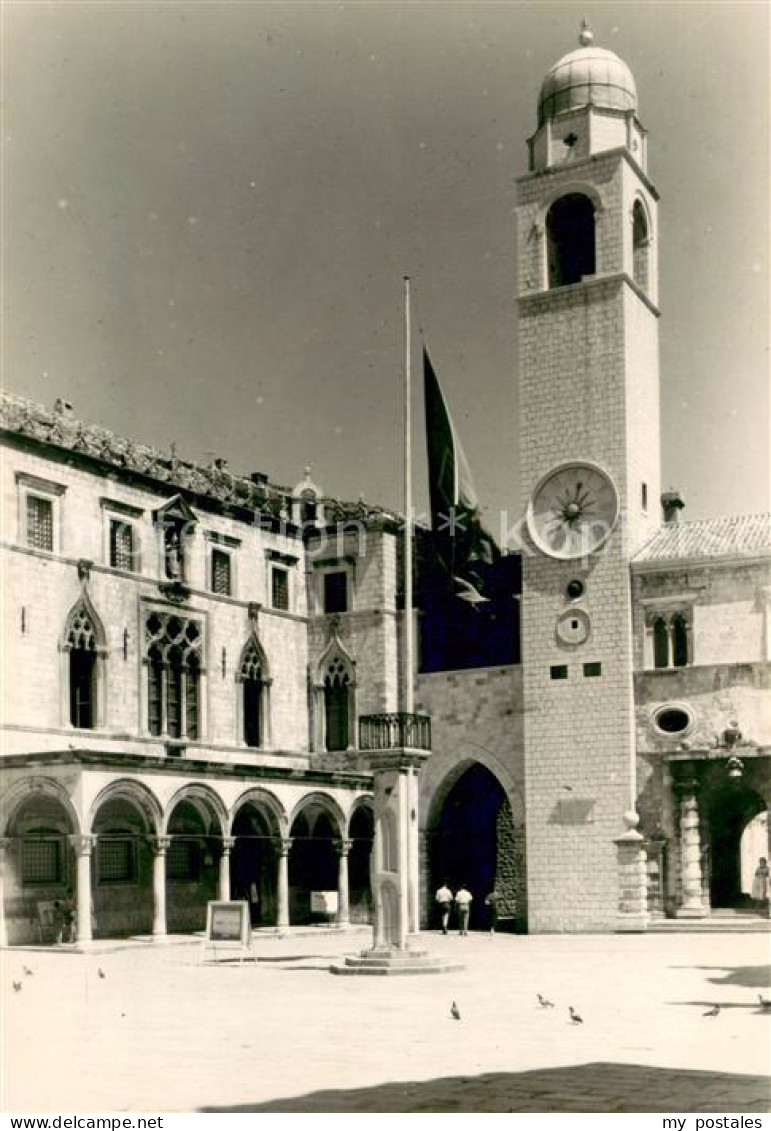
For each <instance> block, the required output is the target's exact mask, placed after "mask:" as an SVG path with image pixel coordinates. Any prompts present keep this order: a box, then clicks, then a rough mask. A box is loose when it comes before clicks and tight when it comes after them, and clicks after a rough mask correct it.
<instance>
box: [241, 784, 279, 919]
mask: <svg viewBox="0 0 771 1131" xmlns="http://www.w3.org/2000/svg"><path fill="white" fill-rule="evenodd" d="M232 833H233V836H234V837H235V844H234V845H233V851H232V853H231V857H230V894H231V898H232V899H245V900H246V901H247V903H248V904H249V908H250V915H251V921H252V926H253V927H273V926H275V925H276V924H277V922H278V890H277V882H278V844H279V837H280V830H279V826H278V821H277V820H276V817H275V816H274V814H273V813H271V812H269V811H268V809H267V808H266V807H263V806H261V805H258V804H257V803H256V802H253V801H247V802H245V803H244V804H243V805H242V806H241V808H240V809H239V810H238V812H237V813H236V816H235V818H234V820H233V829H232Z"/></svg>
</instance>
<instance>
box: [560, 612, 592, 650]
mask: <svg viewBox="0 0 771 1131" xmlns="http://www.w3.org/2000/svg"><path fill="white" fill-rule="evenodd" d="M590 630H591V621H590V620H589V616H588V614H587V613H585V612H584V610H583V609H570V610H569V611H568V612H566V613H563V614H562V616H560V617H559V618H558V619H557V629H556V631H557V639H558V640H560V641H561V642H562V643H563V644H584V643H585V642H586V641H587V640H588V639H589V632H590Z"/></svg>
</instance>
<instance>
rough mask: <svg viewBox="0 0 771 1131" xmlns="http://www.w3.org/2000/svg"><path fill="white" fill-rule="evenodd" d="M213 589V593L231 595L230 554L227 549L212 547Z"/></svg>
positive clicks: (224, 595)
mask: <svg viewBox="0 0 771 1131" xmlns="http://www.w3.org/2000/svg"><path fill="white" fill-rule="evenodd" d="M211 589H212V593H219V594H221V595H222V596H223V597H229V596H230V592H231V574H230V554H229V553H228V552H227V550H219V549H212V552H211Z"/></svg>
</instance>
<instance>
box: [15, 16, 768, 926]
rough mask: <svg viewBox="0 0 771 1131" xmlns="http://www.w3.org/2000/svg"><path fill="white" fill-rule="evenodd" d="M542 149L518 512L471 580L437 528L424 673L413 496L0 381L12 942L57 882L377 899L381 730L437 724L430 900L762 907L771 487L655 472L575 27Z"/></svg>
mask: <svg viewBox="0 0 771 1131" xmlns="http://www.w3.org/2000/svg"><path fill="white" fill-rule="evenodd" d="M529 152H530V167H529V170H528V172H527V173H526V174H525V175H524V176H523V177H521V178H520V179H519V181H518V186H517V214H518V237H517V238H518V242H517V265H518V274H517V280H518V281H517V300H518V306H519V381H520V406H521V411H522V425H521V450H522V484H523V491H524V495H525V497H524V499H523V507H522V510H523V514H524V516H525V518H524V520H523V524H522V531H523V537H522V542H521V546H520V548H519V551H518V553H517V554H516V555H509V556H508V557H507V558H504V559H503V561H502V562H501V563H499V568H497V571H496V572H495V573H494V574H492V573H491V575H490V577H489V578H488V579H487V580H488V581H489V583H490V588H489V589H488V591H487V592H488V598H489V599H488V601H487V602H486V604H484V605H482V606H479V607H474V608H469V606H468V605H467V604H465V603H464V602H463V600H461V598H460V597H459V596H458V594H457V592H453V591H452V587H450V588H449V589H448V590H447V591H446V592H439V589H441V584H442V583H441V582H440V581H437V578H436V577H435V576H434V574H432V572H431V568H430V567H429V566H428V565H427V564H426V563H427V562H428V561H429V560H430V536H429V535H428V534H427V533H426V532H419V537H418V549H419V551H420V553H419V555H418V570H417V573H418V576H417V577H416V592H417V593H418V595H419V600H418V606H419V607H418V611H417V613H416V614H415V615H416V620H417V626H418V635H419V637H420V639H421V642H422V647H421V650H420V659H419V662H418V665H417V671H416V672H414V673H409V676H408V673H405V672H404V670H403V665H402V663H401V655H402V640H401V635H402V628H403V620H404V612H403V606H402V602H403V597H402V590H403V563H402V541H401V527H400V522H399V519H398V516H396V515H394V514H391V513H389V512H386V511H384V510H382V509H380V508H377V507H371V506H368V505H366V504H364V503H361V502H360V503H357V504H353V505H351V504H345V503H342V502H340V501H338V500H335V499H333V498H329V497H327V496H325V495H324V494H323V492H321V490H320V489H319V488H318V487H317V486H316V485H315V484H314V483H313V482H312V481H311V479H310V475H309V472H307V473H306V475H305V478H304V479H303V480H302V481H301V482H300V483H299V484H298V485H297V487H295V488H294V489H292V490H290V489H287V488H282V487H279V486H276V485H275V484H273V483H271V482H270V480H269V479H268V478H267V477H266V476H265V475H263V474H256V473H255V474H254V475H252V476H250V477H242V476H239V475H236V474H234V473H233V472H231V471H230V469H229V468H228V466H227V464H226V463H225V462H224V461H222V460H217V461H215V462H214V463H213V464H212V465H210V466H207V467H202V466H198V465H195V464H193V463H190V462H188V461H185V460H183V459H181V458H179V457H178V456H177V455H176V453H174V452H172V453H170V454H168V453H161V452H158V451H156V450H154V449H151V448H148V447H146V446H144V445H142V444H141V443H137V442H134V441H130V440H127V439H122V438H120V437H117V436H114V435H113V434H111V433H109V432H106V431H105V430H103V429H99V428H96V427H94V426H91V425H88V424H85V423H82V422H80V421H78V420H76V419H75V417H74V415H73V413H72V410H71V408H70V407H69V406H68V405H67V404H66V403H64V402H61V401H60V402H57V405H56V407H55V408H54V409H53V410H49V409H45V408H43V407H41V406H39V405H34V404H31V403H30V402H27V401H24V400H22V399H20V398H16V397H12V396H5V397H3V398H2V400H1V401H0V427H1V428H2V437H3V458H2V493H3V530H2V555H3V570H4V594H5V597H4V609H3V622H4V645H3V647H4V653H3V662H4V671H5V673H6V674H5V679H4V702H3V731H2V734H3V739H2V786H1V789H2V792H1V794H0V797H1V799H2V800H1V802H0V806H1V808H0V815H1V816H2V829H0V837H2V840H1V841H0V848H1V849H2V853H1V855H2V857H3V870H2V875H3V880H4V893H3V909H4V930H5V932H6V935H7V938H8V939H9V941H10V942H11V943H14V942H22V941H28V940H30V939H36V938H40V937H42V936H43V935H44V933H45V930H46V929H48V928H47V927H46V925H45V922H44V920H45V914H47V913H48V912H47V911H46V909H48V910H49V911H50V908H51V907H53V905H54V903H56V902H59V903H61V902H62V901H64V900H66V899H67V898H68V896H67V893H68V891H72V892H73V893H74V897H75V900H76V903H77V931H78V935H79V937H80V938H81V939H88V938H89V937H91V936H92V935H94V934H95V935H97V936H106V935H116V934H136V933H147V934H149V933H153V934H155V935H163V934H164V933H166V932H167V931H193V930H199V929H200V928H201V927H202V926H203V921H204V916H205V909H206V903H207V901H208V900H210V899H213V898H215V897H218V898H228V897H230V896H237V897H239V898H241V897H243V898H247V899H249V901H250V903H251V911H252V920H253V923H254V924H255V925H263V926H276V927H279V928H283V927H286V926H287V925H291V924H296V923H304V922H308V921H310V920H311V919H312V918H313V917H314V914H315V911H314V906H315V905H314V902H313V901H312V898H311V897H312V893H314V892H327V893H330V892H331V893H333V894H334V896H335V899H334V900H333V901H332V902H331V903H330V906H331V907H333V908H334V907H336V910H334V917H335V919H336V921H337V922H339V923H340V924H341V925H343V926H344V925H345V924H346V923H348V922H350V921H366V920H367V919H368V918H369V917H370V915H371V906H372V893H371V885H370V853H371V848H372V842H373V835H374V824H373V796H372V794H373V778H372V773H371V771H370V766H371V764H372V762H371V756H370V755H371V751H372V750H373V749H380V750H382V749H386V750H388V749H398V748H403V747H415V748H417V749H422V750H423V751H424V752H425V750H426V749H427V748H428V747H429V745H430V746H431V749H432V753H431V755H430V757H428V758H427V759H426V760H425V764H424V765H423V768H422V769H421V772H420V775H419V802H418V803H417V804H416V805H413V802H412V801H410V802H409V804H408V805H407V809H406V811H405V813H404V814H402V816H403V818H404V820H405V821H408V822H411V823H414V822H417V823H418V824H419V830H420V837H419V843H420V871H421V877H420V879H421V892H422V898H421V913H422V920H423V923H424V925H430V924H431V923H432V921H433V898H432V892H433V891H434V889H435V888H436V887H438V886H439V884H440V883H441V882H443V881H445V880H446V881H447V882H449V883H450V885H451V886H454V887H457V886H459V885H460V884H461V883H465V884H466V885H467V886H468V887H469V888H470V890H471V892H472V894H473V897H474V901H473V904H472V915H471V925H472V927H483V926H486V925H487V923H488V921H489V910H488V908H487V907H486V906H485V897H486V896H487V895H488V894H489V893H490V892H491V891H493V890H494V891H495V892H496V893H497V903H498V911H499V913H500V916H501V920H502V923H503V924H504V925H507V926H509V927H511V928H513V929H517V930H522V931H524V930H529V931H579V930H595V931H607V930H617V929H635V930H642V929H645V928H646V927H647V926H648V925H649V924H650V923H651V922H654V921H655V920H656V918H663V917H664V916H672V917H680V918H682V919H689V918H700V917H704V916H706V915H708V914H711V913H715V912H717V911H719V910H723V911H731V912H732V913H745V914H748V915H750V914H752V915H757V914H759V913H763V912H765V911H766V910H767V904H763V903H762V901H760V900H759V899H758V898H757V892H756V893H755V895H753V872H754V867H755V865H756V863H757V857H759V856H761V855H766V856H768V855H769V851H768V805H769V794H770V793H771V703H770V696H769V684H771V516H769V515H756V516H738V517H728V518H720V519H715V520H708V521H698V522H680V521H678V518H679V510H680V509H681V508H682V500H680V499H679V497H678V496H677V495H676V493H673V492H669V493H667V494H666V495H664V496H663V497H662V496H661V490H660V466H659V465H660V443H659V408H658V400H659V373H658V338H657V334H658V319H659V309H658V277H657V254H656V249H657V242H658V219H657V201H658V197H657V193H656V190H655V187H654V186H653V184H652V182H651V180H650V178H649V175H648V172H647V158H648V139H647V135H646V132H645V130H644V128H643V126H642V125H641V123H640V121H639V118H638V114H637V93H636V90H635V85H634V79H633V77H632V75H631V72H630V71H629V69H628V67H627V66H626V65H625V64H624V63H623V62H622V61H621V60H620V59H618V58H617V57H616V56H615V55H613V54H612V53H611V52H608V51H603V50H602V49H600V48H597V47H595V46H594V45H593V43H592V42H591V36H590V33H588V32H584V33H582V41H581V45H580V47H579V49H578V50H577V51H574V52H571V53H570V54H569V55H567V56H565V57H564V58H563V59H561V60H559V62H558V63H557V64H555V66H554V67H552V68H551V70H550V71H549V72H548V74H547V76H546V79H545V80H544V83H543V87H542V90H541V95H540V99H539V108H538V127H537V130H536V132H535V134H534V135H533V137H532V138H531V139H530V143H529ZM664 380H666V375H665V376H664ZM660 500H661V502H662V503H663V505H664V509H663V513H662V510H661V509H660ZM407 678H413V679H414V685H415V703H416V709H417V711H418V714H417V715H410V716H406V715H404V714H403V713H402V707H403V704H404V702H405V680H406V679H407ZM381 847H382V846H381ZM382 855H383V853H382V852H381V856H382ZM386 855H387V854H386ZM410 914H411V915H412V911H411V912H410ZM46 922H47V920H46Z"/></svg>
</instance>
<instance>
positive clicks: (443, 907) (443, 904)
mask: <svg viewBox="0 0 771 1131" xmlns="http://www.w3.org/2000/svg"><path fill="white" fill-rule="evenodd" d="M473 898H474V897H473V895H472V894H471V892H470V891H469V890H468V889H467V887H466V885H465V884H461V886H460V887H459V888H458V890H457V892H456V893H455V895H453V894H452V891H451V890H450V888H449V887H448V886H447V881H446V880H445V881H444V883H443V884H442V886H441V887H440V888H438V889H437V892H436V895H435V896H434V899H435V901H436V906H437V908H438V909H439V918H440V922H441V925H442V934H443V935H446V934H447V933H448V927H449V925H450V912H451V911H452V905H453V903H455V904H456V906H457V908H458V934H460V935H467V934H468V921H469V915H470V913H471V901H472V900H473Z"/></svg>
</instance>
